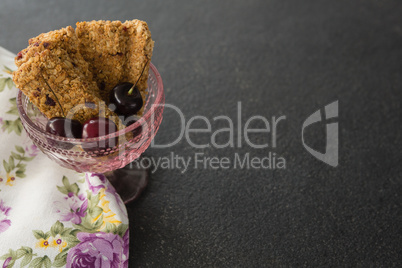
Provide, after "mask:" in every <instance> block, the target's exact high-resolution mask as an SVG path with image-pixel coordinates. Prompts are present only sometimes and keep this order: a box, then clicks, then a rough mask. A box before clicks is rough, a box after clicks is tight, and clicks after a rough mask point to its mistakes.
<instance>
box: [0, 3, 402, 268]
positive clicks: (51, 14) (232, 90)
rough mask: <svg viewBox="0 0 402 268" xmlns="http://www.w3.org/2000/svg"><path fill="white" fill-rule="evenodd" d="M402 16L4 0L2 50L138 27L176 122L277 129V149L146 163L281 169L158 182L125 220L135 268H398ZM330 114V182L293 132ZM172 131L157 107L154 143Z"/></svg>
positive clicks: (369, 10)
mask: <svg viewBox="0 0 402 268" xmlns="http://www.w3.org/2000/svg"><path fill="white" fill-rule="evenodd" d="M401 14H402V4H401V2H400V1H397V0H395V1H392V0H364V1H363V0H339V1H329V0H317V1H297V0H290V1H280V0H266V1H262V0H250V1H240V0H232V1H229V0H225V1H210V0H206V1H184V0H174V1H155V0H151V1H125V2H123V1H68V2H67V1H64V2H61V1H49V2H47V1H43V0H35V1H27V0H25V1H22V0H1V2H0V25H1V26H0V45H1V46H3V47H5V48H7V49H9V50H11V51H13V52H15V53H17V52H18V51H19V50H21V49H23V48H24V47H26V45H27V40H28V39H29V38H30V37H33V36H36V35H37V34H39V33H42V32H46V31H50V30H54V29H58V28H61V27H64V26H67V25H74V24H75V22H76V21H81V20H92V19H110V20H115V19H118V20H126V19H132V18H138V19H143V20H145V21H147V22H148V24H149V27H150V29H151V31H152V35H153V38H154V40H155V41H156V46H155V50H154V57H153V60H152V62H153V63H154V64H155V65H156V67H157V68H158V70H159V71H160V73H161V75H162V78H163V80H164V86H165V93H166V103H169V104H172V105H175V106H177V107H178V108H179V109H180V110H181V111H182V112H183V115H184V117H185V119H186V122H188V120H189V119H190V118H192V117H193V116H197V115H202V116H205V117H206V118H208V119H209V120H211V122H212V130H213V131H215V130H218V129H221V128H224V127H227V124H225V123H224V122H223V121H220V122H219V121H217V122H214V121H213V120H212V119H213V117H215V116H218V115H226V116H228V117H229V118H231V119H232V120H234V121H235V122H236V120H237V103H238V102H239V101H240V102H241V103H242V120H243V124H244V122H245V121H246V120H247V119H248V118H250V117H251V116H253V115H261V116H264V117H266V118H268V119H270V118H271V117H272V116H276V117H279V116H281V115H285V116H286V120H285V121H283V122H281V123H280V124H279V128H278V138H277V147H276V148H272V146H271V147H270V148H268V149H253V148H251V147H250V146H247V145H245V144H243V146H242V147H241V148H237V147H235V148H225V149H218V148H214V147H209V148H206V149H194V148H192V147H191V146H190V145H189V144H188V142H187V141H186V140H185V139H182V140H181V141H180V142H179V143H178V144H176V145H175V146H172V147H170V148H165V149H158V148H150V149H149V150H147V151H146V153H145V156H146V157H154V158H158V157H165V156H170V153H171V152H174V153H175V154H176V155H179V156H183V157H194V154H195V153H197V152H198V153H204V155H205V156H209V157H213V156H217V157H224V156H228V157H231V158H233V156H234V154H235V153H238V154H239V155H244V154H246V153H247V152H248V153H250V156H255V157H260V158H261V157H264V156H266V155H267V154H268V152H275V153H276V154H277V155H280V156H283V157H284V158H285V159H286V169H285V170H269V169H268V170H267V169H239V168H237V169H234V168H232V169H218V170H214V169H212V168H209V169H202V168H198V169H195V168H191V169H189V170H187V171H186V172H185V173H184V174H182V173H181V171H180V170H179V169H158V170H157V171H156V172H155V173H153V174H152V175H151V180H150V183H149V186H148V188H147V189H146V191H145V192H144V193H143V195H142V196H141V198H140V199H139V200H137V201H136V202H135V203H133V204H131V205H129V206H128V212H129V216H130V231H131V240H130V243H131V248H130V264H131V265H130V267H131V266H132V267H300V266H308V267H323V266H331V267H339V266H342V267H344V266H346V267H356V266H358V267H400V266H401V265H402V250H401V248H402V247H401V246H402V243H401V239H402V235H401V233H402V230H401V226H402V210H401V206H402V198H401V194H402V192H401V190H402V169H401V160H402V157H401V153H400V149H401V147H402V142H401V130H402V129H401V127H400V123H401V118H402V116H401V115H402V114H401V113H402V112H401V100H402V94H401V89H402V74H401V73H402V16H401ZM336 100H339V118H338V122H339V136H340V147H339V156H340V158H339V166H338V167H336V168H334V167H330V166H328V165H326V164H324V163H322V162H320V161H318V160H317V159H315V158H314V157H313V156H311V155H310V154H308V153H307V151H306V150H305V149H304V148H303V145H302V142H301V126H302V123H303V122H304V120H305V119H306V118H307V117H308V116H309V115H310V114H312V113H313V112H314V111H316V110H317V109H320V108H323V107H324V106H325V105H326V104H329V103H331V102H333V101H336ZM235 124H236V123H235ZM199 127H204V126H203V125H202V124H200V125H199ZM236 127H237V125H235V128H236ZM324 129H325V126H324V124H317V125H315V126H314V127H311V128H310V129H309V131H308V133H306V140H308V143H309V145H311V146H312V147H314V148H321V149H322V150H323V148H324V146H325V145H324V139H325V137H324V136H325V131H324ZM179 133H180V122H179V117H178V115H177V113H175V112H174V111H173V110H171V109H170V110H168V109H166V111H165V114H164V121H163V123H162V125H161V127H160V130H159V132H158V135H157V138H156V141H157V142H158V143H163V142H165V143H166V142H170V141H173V140H174V139H175V138H176V137H177V136H178V135H179ZM253 135H254V136H251V137H252V140H253V141H254V142H256V143H258V142H261V143H264V142H270V140H269V137H270V136H269V135H268V134H253ZM191 137H192V139H193V141H194V142H196V143H200V144H201V143H208V142H209V141H210V135H208V134H196V135H194V136H191ZM222 137H223V136H222ZM235 137H237V134H236V135H235ZM225 140H226V139H225V138H224V137H223V138H222V140H221V141H222V143H224V142H225Z"/></svg>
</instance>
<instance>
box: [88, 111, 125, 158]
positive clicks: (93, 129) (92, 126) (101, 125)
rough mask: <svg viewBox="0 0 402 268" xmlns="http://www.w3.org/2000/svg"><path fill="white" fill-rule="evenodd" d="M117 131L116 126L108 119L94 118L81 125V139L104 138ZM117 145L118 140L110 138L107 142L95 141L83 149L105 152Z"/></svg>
mask: <svg viewBox="0 0 402 268" xmlns="http://www.w3.org/2000/svg"><path fill="white" fill-rule="evenodd" d="M116 131H117V126H116V124H115V123H114V122H113V121H111V120H110V119H108V118H104V117H94V118H91V119H89V120H88V121H86V122H85V123H84V124H83V127H82V138H83V139H87V138H96V137H101V136H105V135H108V134H111V133H114V132H116ZM117 143H118V138H117V137H115V138H111V139H108V140H103V141H97V142H93V143H89V144H88V146H85V147H86V148H84V149H85V150H86V151H98V150H106V149H107V148H111V147H113V146H116V145H117Z"/></svg>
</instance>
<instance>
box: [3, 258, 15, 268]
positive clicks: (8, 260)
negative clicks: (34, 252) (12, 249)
mask: <svg viewBox="0 0 402 268" xmlns="http://www.w3.org/2000/svg"><path fill="white" fill-rule="evenodd" d="M12 259H13V258H12V257H8V258H7V259H6V260H5V261H4V263H3V268H7V267H8V265H9V264H10V262H11V260H12Z"/></svg>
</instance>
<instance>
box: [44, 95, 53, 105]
mask: <svg viewBox="0 0 402 268" xmlns="http://www.w3.org/2000/svg"><path fill="white" fill-rule="evenodd" d="M45 104H46V105H49V106H56V102H54V100H53V99H52V98H51V97H49V95H48V94H46V101H45Z"/></svg>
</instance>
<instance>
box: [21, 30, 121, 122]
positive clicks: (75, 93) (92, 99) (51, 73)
mask: <svg viewBox="0 0 402 268" xmlns="http://www.w3.org/2000/svg"><path fill="white" fill-rule="evenodd" d="M16 64H17V66H19V67H18V70H17V71H15V72H14V74H13V80H14V82H15V84H16V86H17V87H18V88H19V89H21V90H22V91H23V92H24V94H25V95H27V96H28V97H29V99H30V101H31V102H32V103H33V104H34V105H35V106H37V107H38V108H39V110H40V111H41V112H42V113H43V114H45V115H46V117H48V118H52V117H56V116H67V117H70V116H69V115H71V117H72V118H74V119H77V120H79V121H80V122H84V121H86V120H87V119H89V118H91V117H94V116H97V115H99V110H100V107H102V106H103V107H104V108H101V109H103V110H102V111H101V112H104V114H105V117H109V116H111V115H114V113H112V112H111V111H110V110H109V109H107V108H106V105H105V104H104V102H103V101H102V100H101V98H100V96H99V93H98V88H97V86H96V83H95V81H94V80H93V79H92V74H91V72H90V71H89V70H88V63H86V62H85V60H84V59H83V58H82V56H81V55H80V54H79V52H78V42H77V40H76V35H75V34H74V29H73V28H72V27H67V28H63V29H61V30H57V31H52V32H49V33H46V34H41V35H39V36H38V37H35V38H32V39H31V40H30V46H29V47H28V48H27V49H25V50H24V51H23V52H22V53H21V54H20V53H19V54H18V55H17V57H16ZM60 106H61V107H60Z"/></svg>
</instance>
